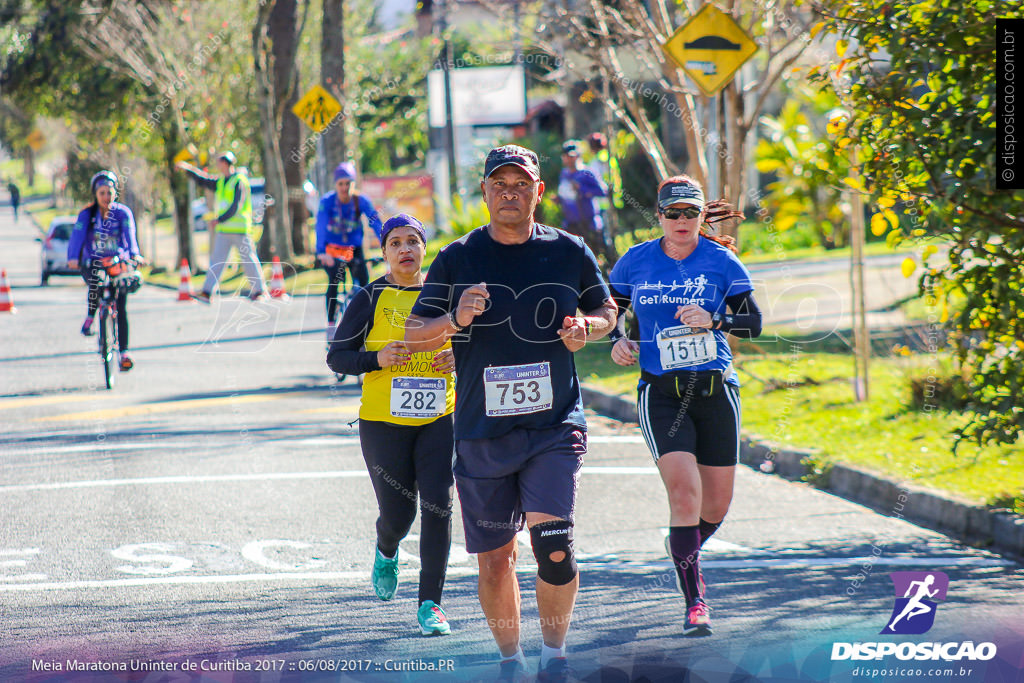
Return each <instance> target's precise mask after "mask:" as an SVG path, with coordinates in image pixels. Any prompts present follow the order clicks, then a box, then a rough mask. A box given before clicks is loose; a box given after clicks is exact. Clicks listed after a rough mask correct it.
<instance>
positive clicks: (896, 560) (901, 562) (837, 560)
mask: <svg viewBox="0 0 1024 683" xmlns="http://www.w3.org/2000/svg"><path fill="white" fill-rule="evenodd" d="M600 564H601V563H591V564H590V565H589V566H591V567H592V568H599V565H600ZM620 564H621V565H623V568H625V567H626V566H628V567H631V568H638V569H671V568H672V563H671V562H669V561H668V560H662V561H659V562H628V561H627V562H621V563H620ZM865 564H873V565H875V566H891V567H1012V566H1014V563H1013V562H1011V561H1010V560H1004V559H1002V558H1000V557H992V558H989V557H876V556H874V555H872V556H870V557H793V558H757V559H749V560H742V559H740V560H701V562H700V566H701V567H719V568H721V569H796V568H799V567H844V566H850V567H860V566H863V565H865ZM584 566H586V565H585V564H580V567H581V568H582V567H584ZM603 568H605V569H607V568H608V567H603Z"/></svg>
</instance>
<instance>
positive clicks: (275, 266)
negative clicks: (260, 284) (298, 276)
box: [270, 256, 288, 300]
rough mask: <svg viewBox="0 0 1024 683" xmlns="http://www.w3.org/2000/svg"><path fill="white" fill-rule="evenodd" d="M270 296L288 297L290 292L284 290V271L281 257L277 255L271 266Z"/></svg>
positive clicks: (277, 297) (276, 297)
mask: <svg viewBox="0 0 1024 683" xmlns="http://www.w3.org/2000/svg"><path fill="white" fill-rule="evenodd" d="M270 298H271V299H285V300H287V299H288V292H286V291H284V271H283V270H282V269H281V259H279V258H278V257H276V256H275V257H274V262H273V263H272V264H271V266H270Z"/></svg>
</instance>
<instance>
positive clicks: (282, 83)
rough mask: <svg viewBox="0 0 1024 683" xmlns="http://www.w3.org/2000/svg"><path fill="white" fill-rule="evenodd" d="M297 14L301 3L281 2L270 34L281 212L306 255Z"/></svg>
mask: <svg viewBox="0 0 1024 683" xmlns="http://www.w3.org/2000/svg"><path fill="white" fill-rule="evenodd" d="M307 2H308V0H307ZM307 6H308V5H307ZM297 13H298V2H297V0H277V2H276V3H275V4H274V9H273V11H272V12H271V13H270V23H269V29H270V31H269V33H270V40H271V46H272V50H273V55H274V97H275V100H276V102H277V105H278V106H277V107H276V109H277V118H278V120H280V122H281V134H280V137H279V142H278V145H279V149H280V152H281V154H282V156H281V164H282V166H283V168H284V177H285V184H286V187H287V190H286V192H285V194H284V195H282V197H281V198H280V199H279V200H278V205H277V209H278V212H280V213H287V214H288V223H289V224H290V229H289V239H290V240H291V248H292V252H293V253H295V254H305V253H306V239H305V233H306V215H307V214H306V203H305V202H304V201H303V195H302V181H303V178H304V176H305V173H306V171H305V164H304V162H303V159H302V155H299V154H293V152H295V151H296V150H298V149H299V148H300V146H301V144H302V140H301V135H302V131H301V130H300V128H299V119H298V117H296V116H294V115H292V113H291V108H292V105H294V104H295V103H296V102H297V101H298V98H299V92H298V85H299V76H298V72H297V70H296V69H295V59H296V53H297V50H298V43H299V37H300V36H299V33H300V32H301V30H302V29H301V27H299V25H298V23H297ZM303 23H304V22H303Z"/></svg>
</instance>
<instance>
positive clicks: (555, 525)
mask: <svg viewBox="0 0 1024 683" xmlns="http://www.w3.org/2000/svg"><path fill="white" fill-rule="evenodd" d="M572 526H573V525H572V522H570V521H568V520H566V519H553V520H551V521H549V522H541V523H540V524H535V525H533V527H531V528H530V541H531V544H532V545H533V554H534V557H536V558H537V576H539V577H540V578H541V579H542V580H544V581H545V582H547V583H550V584H552V585H554V586H564V585H565V584H567V583H569V582H570V581H572V580H573V579H574V578H576V574H578V573H579V570H578V568H577V567H576V558H575V556H573V552H572ZM556 552H562V553H565V556H564V557H563V558H562V559H561V561H559V562H555V561H554V560H552V559H551V555H552V554H553V553H556Z"/></svg>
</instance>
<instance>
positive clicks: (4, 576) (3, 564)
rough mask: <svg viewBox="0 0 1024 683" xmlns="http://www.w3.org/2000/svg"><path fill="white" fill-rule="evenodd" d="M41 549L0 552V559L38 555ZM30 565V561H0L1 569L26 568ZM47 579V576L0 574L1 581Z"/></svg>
mask: <svg viewBox="0 0 1024 683" xmlns="http://www.w3.org/2000/svg"><path fill="white" fill-rule="evenodd" d="M39 552H40V551H39V548H22V549H20V550H17V549H13V548H12V549H8V550H0V557H11V556H18V555H23V556H24V555H38V554H39ZM27 565H28V560H0V568H3V567H25V566H27ZM47 578H49V577H47V575H46V574H14V575H11V574H0V581H45V580H46V579H47Z"/></svg>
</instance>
